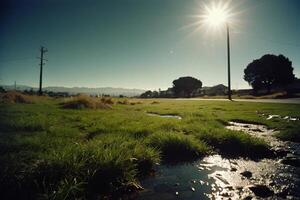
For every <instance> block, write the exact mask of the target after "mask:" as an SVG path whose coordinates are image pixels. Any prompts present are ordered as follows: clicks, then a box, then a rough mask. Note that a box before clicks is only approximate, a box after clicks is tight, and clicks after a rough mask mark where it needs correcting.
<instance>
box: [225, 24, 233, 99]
mask: <svg viewBox="0 0 300 200" xmlns="http://www.w3.org/2000/svg"><path fill="white" fill-rule="evenodd" d="M226 29H227V62H228V63H227V64H228V65H227V67H228V99H229V100H232V99H231V83H230V40H229V25H228V23H227V24H226Z"/></svg>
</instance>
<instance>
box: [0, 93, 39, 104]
mask: <svg viewBox="0 0 300 200" xmlns="http://www.w3.org/2000/svg"><path fill="white" fill-rule="evenodd" d="M0 102H3V103H32V102H33V101H32V97H30V96H28V95H25V94H22V93H21V92H16V91H9V92H6V93H3V94H0Z"/></svg>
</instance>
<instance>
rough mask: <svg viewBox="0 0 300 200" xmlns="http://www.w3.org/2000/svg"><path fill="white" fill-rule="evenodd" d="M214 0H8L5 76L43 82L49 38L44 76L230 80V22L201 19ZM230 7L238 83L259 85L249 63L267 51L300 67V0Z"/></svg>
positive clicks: (84, 83)
mask: <svg viewBox="0 0 300 200" xmlns="http://www.w3.org/2000/svg"><path fill="white" fill-rule="evenodd" d="M212 1H213V0H81V1H79V0H9V1H8V0H3V1H1V2H2V3H1V4H2V5H1V6H0V7H1V8H0V84H1V85H4V84H7V85H12V84H13V83H14V81H17V84H20V85H29V86H32V87H38V84H39V60H38V58H37V57H39V54H40V52H39V49H40V46H41V45H43V46H45V47H46V48H47V49H48V52H47V53H46V54H45V58H46V59H47V60H48V61H46V64H45V66H44V73H43V77H44V79H43V86H65V87H74V86H79V87H107V86H110V87H122V88H138V89H155V90H158V89H159V88H160V89H167V88H168V87H171V86H172V81H173V80H174V79H177V78H179V77H182V76H193V77H195V78H197V79H200V80H201V81H202V82H203V85H204V86H212V85H216V84H224V85H227V46H226V29H225V26H224V27H220V28H219V29H218V30H212V29H210V28H209V27H208V26H205V25H203V24H202V25H201V26H193V25H192V24H194V23H197V22H199V18H197V17H195V16H197V15H201V14H203V12H204V9H203V5H210V4H211V3H212ZM217 2H218V1H217ZM224 2H228V1H225V0H223V1H222V3H224ZM229 7H230V12H231V13H232V19H233V20H232V23H231V24H229V27H230V39H231V40H230V41H231V43H230V45H231V81H232V88H234V89H242V88H249V85H248V83H247V82H245V81H244V80H243V71H244V69H245V68H246V66H247V65H248V64H249V63H250V62H252V61H253V60H254V59H258V58H260V57H261V56H263V55H264V54H276V55H278V54H283V55H285V56H286V57H288V58H289V59H290V60H291V61H292V63H293V65H292V66H293V68H294V74H295V75H296V76H297V77H300V56H299V52H300V37H299V36H300V20H299V19H300V12H299V11H300V1H299V0H288V1H286V0H232V1H230V2H229Z"/></svg>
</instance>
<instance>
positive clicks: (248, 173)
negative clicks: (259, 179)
mask: <svg viewBox="0 0 300 200" xmlns="http://www.w3.org/2000/svg"><path fill="white" fill-rule="evenodd" d="M241 175H243V176H244V177H246V178H250V177H252V172H250V171H243V172H241Z"/></svg>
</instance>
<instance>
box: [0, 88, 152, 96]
mask: <svg viewBox="0 0 300 200" xmlns="http://www.w3.org/2000/svg"><path fill="white" fill-rule="evenodd" d="M1 87H3V88H4V89H5V90H14V88H15V86H14V85H2V86H1ZM31 89H33V90H34V91H37V90H38V88H34V87H30V86H27V85H17V90H20V91H24V90H31ZM43 91H51V92H67V93H69V94H78V93H84V94H92V95H97V94H99V95H101V94H106V95H111V96H119V95H124V96H128V97H132V96H139V95H140V94H142V93H143V92H145V91H146V90H141V89H127V88H113V87H99V88H88V87H44V88H43Z"/></svg>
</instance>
